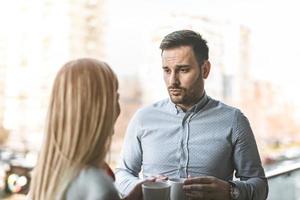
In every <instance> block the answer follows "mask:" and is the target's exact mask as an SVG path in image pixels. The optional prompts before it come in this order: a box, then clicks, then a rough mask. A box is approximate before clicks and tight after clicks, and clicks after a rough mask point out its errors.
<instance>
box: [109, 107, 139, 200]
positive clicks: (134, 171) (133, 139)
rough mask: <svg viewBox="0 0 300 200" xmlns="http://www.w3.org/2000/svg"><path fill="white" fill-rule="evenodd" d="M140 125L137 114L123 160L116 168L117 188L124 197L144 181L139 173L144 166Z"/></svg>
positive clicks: (127, 135)
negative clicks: (139, 134) (139, 135)
mask: <svg viewBox="0 0 300 200" xmlns="http://www.w3.org/2000/svg"><path fill="white" fill-rule="evenodd" d="M139 131H141V130H140V123H139V119H138V114H137V113H136V114H135V115H134V117H133V118H132V119H131V121H130V123H129V125H128V128H127V131H126V136H125V140H124V144H123V149H122V153H121V159H120V162H119V164H118V167H117V168H116V173H115V175H116V183H115V184H116V187H117V188H118V190H119V192H120V193H121V194H122V195H126V196H127V195H128V194H129V193H130V192H131V190H133V188H134V187H135V186H136V185H137V184H138V183H139V182H141V181H142V180H140V179H139V172H140V171H141V165H142V148H141V143H140V139H139V138H138V133H139Z"/></svg>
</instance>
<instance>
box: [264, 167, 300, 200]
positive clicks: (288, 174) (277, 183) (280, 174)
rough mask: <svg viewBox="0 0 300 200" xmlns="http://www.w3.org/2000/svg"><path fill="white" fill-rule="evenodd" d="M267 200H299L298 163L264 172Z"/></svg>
mask: <svg viewBox="0 0 300 200" xmlns="http://www.w3.org/2000/svg"><path fill="white" fill-rule="evenodd" d="M266 176H267V178H268V183H269V195H268V200H300V161H299V162H296V163H288V162H286V163H285V164H282V165H281V166H278V167H276V168H275V169H272V170H269V171H267V172H266Z"/></svg>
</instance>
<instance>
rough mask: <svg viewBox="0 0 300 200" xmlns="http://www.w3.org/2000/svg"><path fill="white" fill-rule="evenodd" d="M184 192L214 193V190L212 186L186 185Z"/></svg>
mask: <svg viewBox="0 0 300 200" xmlns="http://www.w3.org/2000/svg"><path fill="white" fill-rule="evenodd" d="M183 190H184V191H186V192H192V191H205V192H212V191H214V188H213V187H212V186H211V185H210V184H193V185H184V186H183Z"/></svg>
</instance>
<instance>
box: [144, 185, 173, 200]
mask: <svg viewBox="0 0 300 200" xmlns="http://www.w3.org/2000/svg"><path fill="white" fill-rule="evenodd" d="M142 190H143V200H170V184H169V183H167V182H147V183H143V184H142Z"/></svg>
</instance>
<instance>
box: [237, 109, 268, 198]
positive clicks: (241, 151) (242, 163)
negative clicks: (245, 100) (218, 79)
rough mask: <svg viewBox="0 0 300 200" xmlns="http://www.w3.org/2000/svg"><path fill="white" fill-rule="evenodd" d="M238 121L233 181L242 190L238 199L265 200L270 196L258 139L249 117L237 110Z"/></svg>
mask: <svg viewBox="0 0 300 200" xmlns="http://www.w3.org/2000/svg"><path fill="white" fill-rule="evenodd" d="M235 119H236V122H235V124H236V125H235V127H234V129H233V142H234V144H235V145H234V151H233V162H234V167H235V169H236V177H237V178H239V179H240V180H239V181H233V182H234V183H235V185H236V186H237V188H238V190H239V191H240V195H239V198H238V199H245V200H252V199H255V200H264V199H266V198H267V196H268V182H267V179H266V177H265V173H264V169H263V167H262V164H261V160H260V156H259V153H258V149H257V145H256V141H255V138H254V135H253V132H252V129H251V127H250V124H249V121H248V119H247V118H246V117H245V116H244V115H243V114H242V113H241V112H240V111H237V112H236V118H235Z"/></svg>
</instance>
